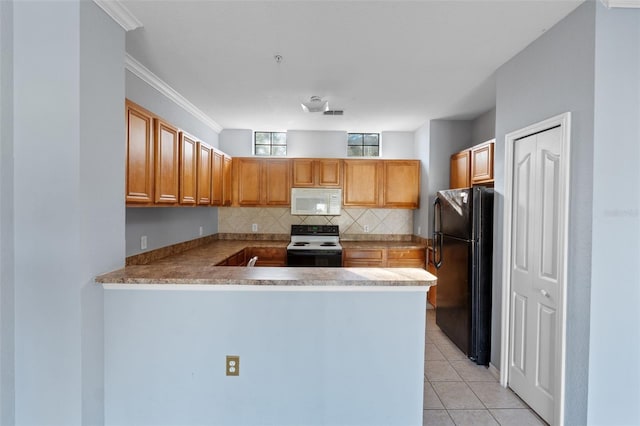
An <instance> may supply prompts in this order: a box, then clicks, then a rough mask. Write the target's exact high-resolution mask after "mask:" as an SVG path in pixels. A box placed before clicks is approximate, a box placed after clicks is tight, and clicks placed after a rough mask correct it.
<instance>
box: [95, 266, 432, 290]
mask: <svg viewBox="0 0 640 426" xmlns="http://www.w3.org/2000/svg"><path fill="white" fill-rule="evenodd" d="M435 281H436V278H435V277H434V276H433V275H431V274H430V273H428V272H427V271H425V270H424V269H420V268H287V267H275V268H274V267H254V268H247V267H242V266H238V267H234V266H207V267H199V268H194V267H191V266H188V265H181V264H176V265H173V266H169V265H166V266H165V267H159V266H158V265H136V266H127V267H126V268H124V269H120V270H118V271H115V272H111V273H108V274H105V275H101V276H99V277H97V278H96V282H98V283H103V284H107V283H111V284H115V285H118V284H210V285H211V284H213V285H252V286H322V287H332V286H342V287H344V286H378V287H427V286H431V285H434V284H435Z"/></svg>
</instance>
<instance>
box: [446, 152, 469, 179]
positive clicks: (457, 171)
mask: <svg viewBox="0 0 640 426" xmlns="http://www.w3.org/2000/svg"><path fill="white" fill-rule="evenodd" d="M470 186H471V152H470V151H469V150H468V149H467V150H465V151H461V152H458V153H456V154H453V155H452V156H451V168H450V176H449V187H450V188H451V189H457V188H468V187H470Z"/></svg>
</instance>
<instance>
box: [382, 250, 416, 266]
mask: <svg viewBox="0 0 640 426" xmlns="http://www.w3.org/2000/svg"><path fill="white" fill-rule="evenodd" d="M425 257H426V256H425V249H388V250H387V267H388V268H424V267H425Z"/></svg>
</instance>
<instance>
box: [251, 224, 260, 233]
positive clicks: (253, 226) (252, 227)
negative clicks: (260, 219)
mask: <svg viewBox="0 0 640 426" xmlns="http://www.w3.org/2000/svg"><path fill="white" fill-rule="evenodd" d="M251 230H252V231H253V232H258V224H257V223H253V224H251Z"/></svg>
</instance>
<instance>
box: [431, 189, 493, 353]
mask: <svg viewBox="0 0 640 426" xmlns="http://www.w3.org/2000/svg"><path fill="white" fill-rule="evenodd" d="M433 245H434V263H435V266H436V268H438V274H437V275H438V289H437V290H438V291H437V293H436V324H437V325H438V326H439V327H440V329H441V330H442V332H443V333H444V334H446V335H447V336H448V337H449V338H450V339H451V341H452V342H453V343H455V344H456V346H458V347H459V348H460V350H462V351H463V352H464V353H465V354H466V355H467V356H468V357H469V358H470V359H471V360H473V361H475V362H476V363H477V364H480V365H488V364H489V360H490V356H491V268H492V252H493V189H492V188H486V187H482V186H477V187H473V188H465V189H451V190H446V191H439V192H438V196H437V197H436V200H435V202H434V211H433Z"/></svg>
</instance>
